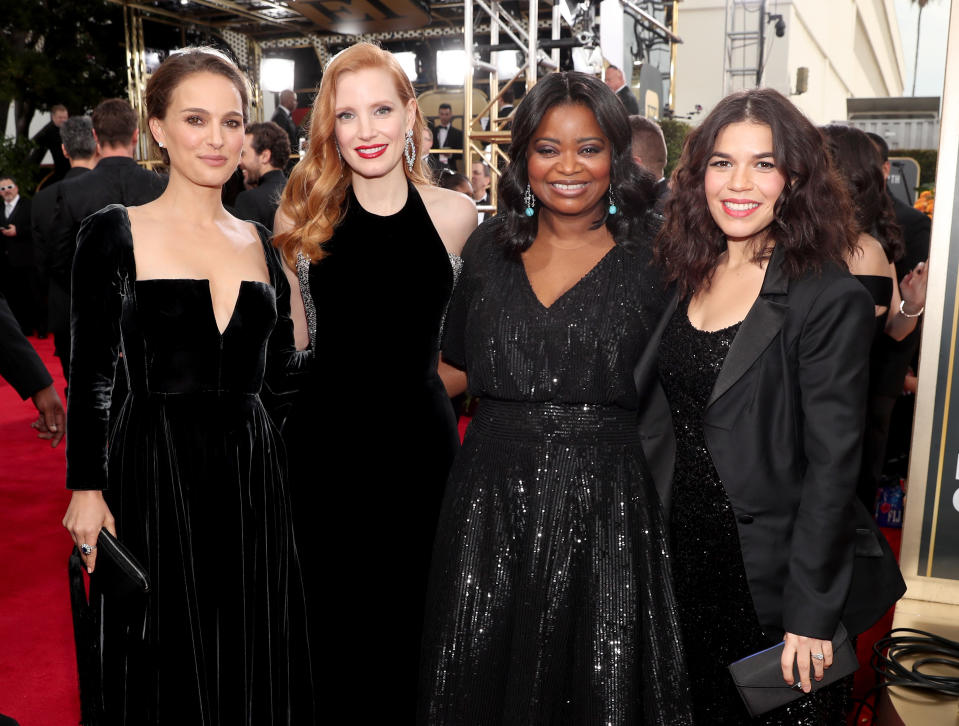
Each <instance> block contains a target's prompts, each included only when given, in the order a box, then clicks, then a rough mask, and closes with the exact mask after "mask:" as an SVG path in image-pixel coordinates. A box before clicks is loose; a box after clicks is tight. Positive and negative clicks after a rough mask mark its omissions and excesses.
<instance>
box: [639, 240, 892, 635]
mask: <svg viewBox="0 0 959 726" xmlns="http://www.w3.org/2000/svg"><path fill="white" fill-rule="evenodd" d="M677 305H678V299H676V298H674V299H673V301H672V303H671V304H670V305H669V307H668V308H667V311H666V313H665V315H664V316H663V319H662V321H661V322H660V324H659V326H658V327H657V330H656V331H655V333H654V335H653V337H652V339H651V340H650V343H649V347H648V348H647V351H646V353H645V354H644V356H643V358H642V359H641V360H640V362H639V364H638V366H637V368H636V381H637V386H638V387H639V391H640V401H641V403H640V418H641V423H640V431H641V435H642V438H643V447H644V450H645V451H646V454H647V458H648V460H649V463H650V467H651V470H652V472H653V478H654V480H655V482H656V488H657V490H658V491H659V493H660V497H661V498H662V501H663V506H664V508H666V509H667V511H668V508H669V503H670V488H671V485H672V467H673V457H674V456H675V447H676V442H675V438H674V432H673V426H672V420H671V417H670V413H669V405H668V403H667V401H666V397H665V394H664V393H663V390H662V388H661V386H660V385H659V375H658V368H657V361H656V359H657V350H658V348H659V342H660V340H661V338H662V334H663V330H664V329H665V327H666V323H667V322H668V320H669V318H670V317H672V315H673V313H674V311H675V310H676V308H677ZM873 312H874V310H873V304H872V300H871V298H870V296H869V294H868V293H867V292H866V289H865V288H864V287H863V286H862V285H861V284H860V283H859V282H857V281H856V280H855V279H854V278H852V277H851V276H850V275H849V274H848V273H847V272H846V271H845V270H842V269H840V268H839V267H838V266H834V265H830V266H827V267H825V268H824V269H823V270H822V271H821V272H819V273H807V274H804V275H803V276H801V277H800V278H798V279H795V280H789V279H788V278H787V277H786V275H785V273H784V271H783V269H782V250H781V248H777V249H775V250H774V252H773V255H772V258H771V259H770V261H769V264H768V266H767V269H766V276H765V280H764V282H763V286H762V289H761V291H760V294H759V298H758V299H757V300H756V303H755V304H754V305H753V307H752V309H751V310H750V311H749V314H748V315H747V316H746V318H745V320H744V321H743V323H742V326H741V327H740V329H739V332H738V333H737V335H736V337H735V339H734V340H733V343H732V345H731V346H730V349H729V353H728V355H727V356H726V360H725V363H724V364H723V367H722V370H721V371H720V373H719V376H718V378H717V380H716V383H715V385H714V386H713V390H712V393H711V395H710V397H709V400H708V403H707V406H706V410H705V412H704V413H703V430H704V434H705V438H706V445H707V448H708V449H709V452H710V454H711V456H712V459H713V464H714V465H715V467H716V471H717V472H718V473H719V476H720V479H721V480H722V482H723V486H724V487H725V489H726V493H727V495H728V497H729V501H730V504H731V505H732V508H733V511H734V513H735V515H736V520H737V523H738V530H739V539H740V543H741V545H742V552H743V563H744V564H745V568H746V577H747V580H748V582H749V589H750V593H751V594H752V599H753V604H754V605H755V608H756V614H757V615H758V617H759V622H760V624H761V625H762V627H763V630H764V631H765V632H766V634H767V635H769V636H771V637H775V638H779V637H781V636H782V634H783V632H784V631H785V632H791V633H795V634H798V635H805V636H809V637H816V638H831V637H832V636H833V634H834V632H835V630H836V626H837V624H838V623H839V621H840V619H842V621H843V622H844V623H845V625H846V627H847V629H848V630H849V631H850V632H851V633H853V634H855V633H860V632H862V631H864V630H866V629H867V628H868V627H869V626H871V625H872V624H873V623H874V622H875V621H876V620H878V619H879V618H880V617H882V615H883V614H884V613H885V611H886V610H887V609H888V608H889V607H890V606H891V605H892V604H893V603H894V602H895V601H896V600H897V599H898V598H899V597H900V596H901V595H902V593H903V592H904V591H905V584H904V583H903V581H902V577H901V575H900V574H899V569H898V566H897V564H896V561H895V558H894V557H893V555H892V552H891V551H890V549H889V546H888V544H886V542H885V538H884V537H883V536H882V534H881V533H880V532H879V531H878V529H877V528H876V525H875V522H873V520H872V517H871V516H869V514H868V513H867V512H866V510H865V509H864V508H863V507H862V505H860V504H859V502H858V501H857V500H856V482H857V479H858V474H859V463H860V453H859V452H860V447H861V442H862V431H863V425H864V414H865V408H866V390H867V384H868V373H869V362H868V355H869V348H870V343H871V339H872V335H873V329H874V326H875V321H874V317H873ZM854 571H855V574H854Z"/></svg>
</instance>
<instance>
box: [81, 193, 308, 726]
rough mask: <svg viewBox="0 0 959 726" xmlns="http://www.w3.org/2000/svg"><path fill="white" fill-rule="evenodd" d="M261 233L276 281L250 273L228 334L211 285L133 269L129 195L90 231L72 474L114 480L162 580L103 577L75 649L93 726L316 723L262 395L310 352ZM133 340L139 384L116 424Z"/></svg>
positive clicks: (120, 512) (116, 503)
mask: <svg viewBox="0 0 959 726" xmlns="http://www.w3.org/2000/svg"><path fill="white" fill-rule="evenodd" d="M260 234H261V241H262V244H263V250H264V254H265V256H266V265H267V268H268V270H269V274H270V280H271V284H267V283H265V282H258V281H244V282H243V283H241V285H240V290H239V294H238V297H237V300H236V305H235V308H234V310H233V314H232V316H231V318H230V321H229V324H228V325H227V327H226V329H225V330H224V331H223V332H222V333H221V332H220V331H219V330H218V328H217V323H216V319H215V317H214V314H213V307H212V300H211V298H210V287H209V283H208V281H206V280H194V279H150V280H137V279H136V277H137V275H136V262H135V259H134V251H133V239H132V236H131V233H130V221H129V217H128V216H127V212H126V210H125V209H124V208H123V207H122V206H119V205H111V206H108V207H106V208H104V209H103V210H101V211H99V212H97V213H96V214H93V215H91V216H90V217H88V218H87V219H86V220H85V221H84V223H83V226H82V227H81V229H80V234H79V235H78V246H77V253H76V259H75V262H74V265H73V322H72V329H73V357H72V362H71V375H70V400H69V415H68V417H67V485H68V487H70V488H72V489H102V490H105V491H104V497H105V498H106V501H107V504H108V505H109V507H110V510H111V512H112V513H113V515H114V517H115V518H116V529H117V536H118V538H119V540H120V541H121V542H122V543H123V544H125V545H126V546H127V547H128V548H129V549H130V550H131V552H132V553H133V555H134V557H136V558H137V559H138V560H139V561H140V562H141V563H142V564H143V566H144V567H145V568H146V569H147V570H148V571H149V575H150V579H151V584H152V592H151V593H150V594H149V595H147V596H146V597H145V598H143V599H134V600H131V601H121V600H117V599H114V598H113V596H111V595H107V596H104V597H103V598H102V599H101V597H100V593H99V590H98V586H97V579H96V573H94V576H93V578H92V579H91V586H90V595H91V604H92V605H93V609H94V610H95V611H96V620H97V626H98V628H99V637H98V638H97V640H98V643H97V647H94V648H81V653H80V654H79V655H80V660H81V662H84V663H85V665H83V666H82V669H83V670H84V673H83V674H82V681H83V682H85V683H90V684H91V691H89V692H86V693H84V711H85V712H89V711H91V710H98V708H102V710H103V712H104V716H103V718H102V720H98V721H96V723H98V724H104V725H110V726H119V725H121V724H122V725H123V726H148V725H150V724H154V725H156V724H163V725H164V726H166V725H167V724H204V725H207V726H241V725H247V726H253V725H254V724H255V725H256V726H261V725H262V726H279V725H280V724H284V725H286V726H300V724H309V723H311V722H312V720H313V700H312V694H311V688H310V650H309V646H308V641H307V632H306V611H305V602H304V598H303V587H302V583H301V580H300V573H299V567H298V562H297V556H296V552H295V550H294V546H293V537H292V533H291V522H290V520H291V517H290V506H289V500H288V493H287V490H286V477H285V472H286V460H285V453H284V451H283V444H282V441H281V440H280V435H279V432H278V431H277V430H276V429H275V428H274V426H273V424H272V422H271V421H270V418H269V416H268V415H267V412H266V410H265V409H264V407H263V404H262V403H261V401H260V396H259V394H260V390H261V386H263V385H265V383H264V382H265V381H268V382H271V383H272V385H273V386H274V387H278V386H282V385H283V384H284V381H285V379H286V373H287V372H289V371H292V370H293V369H295V368H296V367H297V366H299V365H302V363H303V362H304V359H305V357H306V356H305V355H304V354H297V353H296V352H295V351H294V349H293V327H292V323H291V322H290V317H289V291H290V288H289V285H288V284H287V281H286V277H285V275H284V273H283V268H282V263H281V262H280V259H279V256H278V255H277V253H276V250H274V249H273V247H272V246H271V245H270V244H269V241H268V239H267V233H266V230H265V229H263V228H260ZM121 351H122V353H123V357H122V364H121V366H120V367H119V369H118V370H117V375H118V376H123V377H125V378H126V379H127V381H128V385H129V393H128V394H127V395H126V397H125V399H124V400H123V402H122V408H120V409H119V412H118V415H117V417H116V419H115V420H114V421H113V424H112V431H111V432H110V433H109V435H108V431H107V421H108V415H109V412H110V403H111V395H112V394H113V381H114V369H115V368H117V359H118V355H119V353H120V352H121ZM108 440H109V445H108ZM81 586H82V585H81ZM91 653H94V654H95V656H96V657H95V658H94V661H96V662H92V663H91V662H89V660H88V657H89V656H90V654H91ZM91 671H92V672H91ZM98 682H99V683H102V693H96V692H95V691H97V690H99V689H97V688H95V687H94V686H95V685H96V684H97V683H98Z"/></svg>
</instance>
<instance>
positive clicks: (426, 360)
mask: <svg viewBox="0 0 959 726" xmlns="http://www.w3.org/2000/svg"><path fill="white" fill-rule="evenodd" d="M424 127H425V123H424V121H423V117H422V114H421V113H420V110H419V107H418V106H417V103H416V98H415V95H414V93H413V87H412V85H411V84H410V81H409V79H408V78H407V76H406V73H405V72H404V71H403V68H402V66H400V64H399V62H398V61H397V60H396V58H395V57H394V56H393V55H392V54H391V53H389V52H387V51H385V50H383V49H381V48H379V47H377V46H375V45H372V44H370V43H357V44H356V45H354V46H351V47H350V48H347V49H346V50H344V51H342V52H341V53H339V54H337V55H336V56H335V57H334V58H333V60H332V61H330V64H329V65H328V66H327V68H326V70H325V72H324V74H323V82H322V83H321V85H320V90H319V93H317V96H316V101H315V103H314V106H313V114H312V121H311V124H310V145H309V149H308V151H307V153H306V156H305V158H304V159H302V160H301V161H300V163H299V164H297V166H296V168H295V169H294V171H293V173H292V174H291V176H290V181H289V183H288V184H287V185H286V189H285V191H284V195H283V200H282V202H281V205H280V209H279V212H278V216H277V222H278V223H277V225H276V227H275V229H276V245H277V246H278V247H280V248H281V249H282V251H283V254H284V256H285V258H286V260H287V262H288V265H289V266H288V271H289V272H290V275H291V284H293V285H294V286H296V287H297V288H298V289H299V291H300V293H301V295H294V316H293V317H294V323H295V325H296V328H297V334H298V341H299V345H300V346H301V347H305V346H307V345H310V346H311V347H312V348H313V349H314V351H315V353H316V356H315V359H314V361H313V363H312V364H311V365H310V367H309V371H308V381H307V383H306V385H305V386H303V387H302V389H301V391H300V394H299V396H298V398H297V400H296V402H295V403H294V406H293V408H292V411H291V413H290V416H289V418H288V420H287V422H286V425H285V427H284V434H285V436H286V440H287V442H288V447H287V448H288V450H289V452H290V482H291V488H292V499H293V505H294V517H295V525H296V531H297V537H298V544H299V551H300V554H301V556H302V558H303V561H304V581H305V583H306V590H307V600H308V602H309V605H310V622H311V625H312V628H311V632H312V633H313V634H314V635H316V636H317V637H319V638H321V639H322V642H323V644H324V651H325V653H326V654H327V659H328V662H329V664H330V666H331V668H329V669H327V671H326V672H325V673H323V674H322V675H321V674H320V672H319V671H317V672H316V673H315V675H316V676H317V677H318V679H319V680H318V681H317V684H316V688H317V693H318V694H319V695H320V698H321V699H322V700H323V701H324V702H327V701H333V700H335V701H336V702H337V703H340V704H356V705H357V709H358V710H357V715H356V720H358V721H360V722H363V721H366V722H370V723H404V722H409V721H411V720H412V719H413V714H414V711H415V708H416V705H415V701H416V674H417V665H418V660H419V647H420V633H421V629H422V622H423V602H424V599H425V597H426V583H427V579H428V573H429V562H430V554H431V551H432V545H433V536H434V534H435V531H436V518H437V516H438V513H439V507H440V502H441V501H442V496H443V487H444V485H445V483H446V477H447V474H448V472H449V467H450V463H451V462H452V460H453V456H454V455H455V453H456V450H457V448H458V446H459V438H458V436H457V431H456V421H455V420H454V417H453V409H452V407H451V406H450V401H449V397H450V395H453V394H455V393H459V392H460V391H461V390H462V388H463V387H464V385H465V378H464V376H463V375H462V373H461V372H460V371H457V370H455V369H453V368H451V367H450V366H447V365H444V364H443V363H442V361H441V360H439V337H440V327H441V324H442V320H443V315H444V312H445V310H446V306H447V303H448V302H449V296H450V292H451V291H452V289H453V284H454V280H455V273H456V272H458V265H459V263H460V259H459V252H460V250H461V249H462V247H463V243H464V242H465V241H466V238H467V237H468V236H469V233H470V232H471V231H472V230H473V229H474V228H475V227H476V207H475V206H474V205H473V203H472V201H471V200H470V199H469V198H467V197H465V196H463V195H462V194H457V193H456V192H452V191H449V190H447V189H440V188H438V187H434V186H431V185H430V184H429V182H428V181H427V179H426V177H425V176H424V164H423V160H422V156H423V149H421V148H420V139H422V138H423V134H422V130H423V128H424ZM294 269H295V270H296V272H297V273H298V277H297V276H295V275H294V274H293V273H292V270H294ZM297 306H299V307H298V309H297ZM304 306H305V310H304Z"/></svg>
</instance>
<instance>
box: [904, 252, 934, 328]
mask: <svg viewBox="0 0 959 726" xmlns="http://www.w3.org/2000/svg"><path fill="white" fill-rule="evenodd" d="M926 268H927V265H926V263H925V262H920V263H919V264H918V265H916V267H915V269H914V270H913V271H912V272H910V273H909V274H908V275H906V276H905V277H904V278H902V282H900V283H899V294H900V295H902V299H903V300H905V301H906V302H905V305H904V306H903V308H904V310H905V311H906V312H907V313H909V314H910V315H913V314H915V313H918V312H919V311H920V310H922V309H923V308H924V307H925V306H926V282H927V281H928V279H929V276H928V275H927V274H926V272H927V269H926Z"/></svg>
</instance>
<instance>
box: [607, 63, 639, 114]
mask: <svg viewBox="0 0 959 726" xmlns="http://www.w3.org/2000/svg"><path fill="white" fill-rule="evenodd" d="M604 80H605V82H606V85H607V86H609V88H610V90H611V91H612V92H613V93H615V94H616V95H617V96H618V97H619V100H620V101H622V102H623V105H624V106H625V107H626V113H628V114H629V115H630V116H638V115H639V102H638V101H637V100H636V96H634V95H633V92H632V91H631V90H629V86H628V85H626V76H624V75H623V72H622V71H621V70H619V68H617V67H616V66H607V67H606V76H605V79H604Z"/></svg>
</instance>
